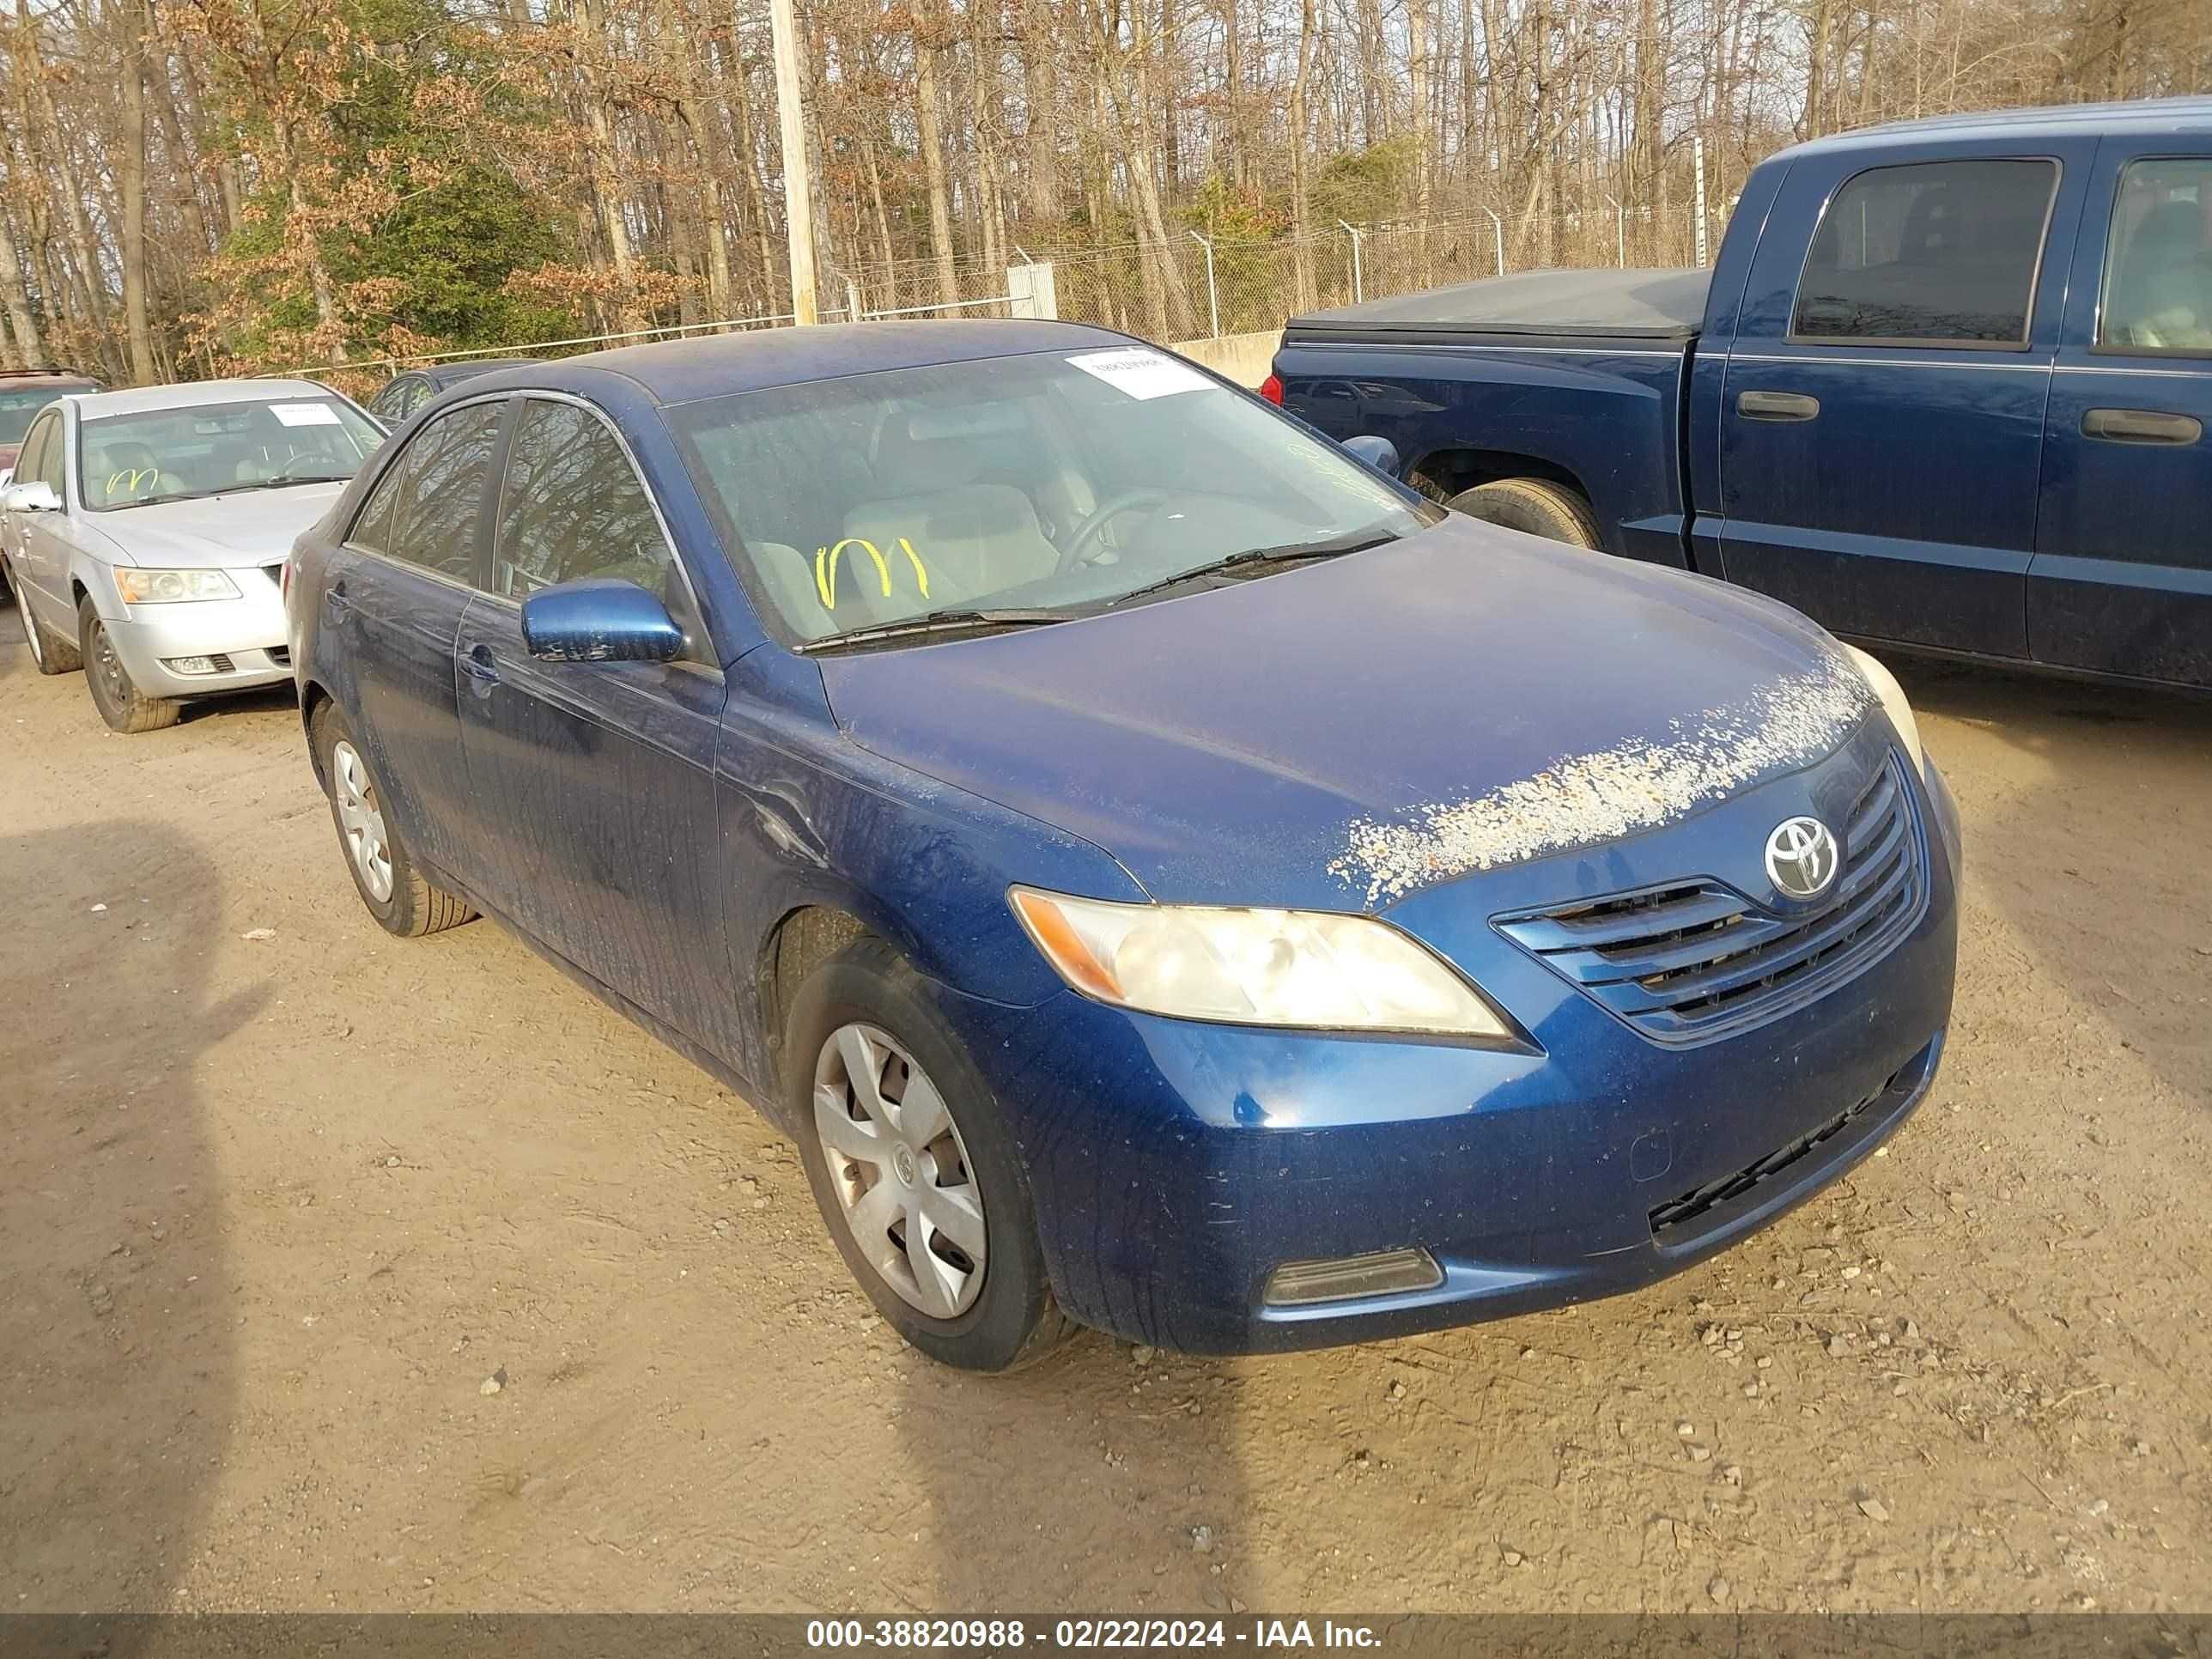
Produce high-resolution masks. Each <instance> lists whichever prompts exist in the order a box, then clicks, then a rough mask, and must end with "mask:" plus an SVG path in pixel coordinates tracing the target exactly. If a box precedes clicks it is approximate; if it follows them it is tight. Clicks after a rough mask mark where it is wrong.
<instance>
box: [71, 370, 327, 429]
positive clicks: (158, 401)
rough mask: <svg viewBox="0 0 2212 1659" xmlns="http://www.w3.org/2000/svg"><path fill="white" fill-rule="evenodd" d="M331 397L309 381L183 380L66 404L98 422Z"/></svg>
mask: <svg viewBox="0 0 2212 1659" xmlns="http://www.w3.org/2000/svg"><path fill="white" fill-rule="evenodd" d="M332 395H333V393H332V392H331V389H330V387H328V386H319V385H318V384H317V383H316V382H314V381H313V380H187V381H185V383H184V384H183V385H181V386H131V387H129V388H127V389H126V390H125V391H121V392H84V393H82V394H81V395H79V396H77V397H76V398H71V399H70V402H72V403H74V404H76V407H77V413H78V414H79V415H81V416H84V417H86V418H87V419H90V420H98V419H100V418H101V417H103V416H109V415H143V414H146V413H149V412H150V411H153V410H162V409H197V408H200V407H202V406H203V405H204V404H237V403H248V402H253V401H260V402H271V401H274V400H275V399H276V398H328V397H331V396H332Z"/></svg>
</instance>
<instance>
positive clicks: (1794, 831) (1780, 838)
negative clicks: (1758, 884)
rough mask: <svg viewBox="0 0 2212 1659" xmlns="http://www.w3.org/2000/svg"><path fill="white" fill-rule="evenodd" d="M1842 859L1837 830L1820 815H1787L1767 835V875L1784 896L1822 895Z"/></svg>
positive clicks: (1815, 896)
mask: <svg viewBox="0 0 2212 1659" xmlns="http://www.w3.org/2000/svg"><path fill="white" fill-rule="evenodd" d="M1842 862H1843V858H1842V856H1841V851H1840V849H1839V848H1838V847H1837V845H1836V837H1835V833H1834V832H1833V831H1832V830H1831V829H1829V828H1828V826H1827V825H1826V824H1825V823H1821V822H1820V819H1818V818H1785V819H1784V820H1783V821H1782V822H1781V823H1778V824H1776V825H1775V826H1774V833H1773V834H1772V835H1771V836H1767V838H1766V877H1767V879H1768V880H1770V881H1771V882H1772V883H1773V884H1774V885H1775V888H1776V890H1778V891H1779V892H1780V893H1782V894H1783V895H1784V896H1785V897H1789V898H1793V899H1814V898H1818V897H1820V895H1821V894H1823V893H1825V892H1826V891H1827V890H1828V887H1829V884H1831V883H1832V882H1833V881H1834V880H1835V878H1836V870H1837V866H1839V865H1840V864H1842Z"/></svg>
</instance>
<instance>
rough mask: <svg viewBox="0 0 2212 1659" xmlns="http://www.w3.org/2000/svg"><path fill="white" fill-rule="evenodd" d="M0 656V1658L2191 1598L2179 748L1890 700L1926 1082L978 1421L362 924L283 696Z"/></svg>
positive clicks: (2198, 1335)
mask: <svg viewBox="0 0 2212 1659" xmlns="http://www.w3.org/2000/svg"><path fill="white" fill-rule="evenodd" d="M0 639H4V640H6V641H7V642H8V643H7V646H6V647H5V649H4V654H0V912H4V914H5V915H6V918H7V921H8V924H9V925H8V926H7V927H5V929H4V930H0V1137H4V1139H0V1609H6V1610H38V1609H56V1610H59V1609H76V1608H98V1609H109V1608H121V1607H132V1608H197V1609H202V1610H210V1609H231V1608H296V1609H315V1608H324V1607H342V1608H356V1609H360V1608H402V1607H405V1608H437V1609H462V1608H494V1607H495V1608H506V1609H535V1608H595V1609H615V1608H636V1609H647V1608H652V1609H684V1610H708V1609H802V1610H823V1611H836V1610H845V1609H866V1610H886V1609H888V1610H893V1611H896V1610H913V1611H923V1610H951V1609H975V1610H984V1609H992V1608H996V1609H999V1610H1007V1609H1010V1608H1011V1609H1014V1610H1033V1611H1063V1610H1067V1609H1071V1608H1074V1609H1089V1610H1095V1611H1111V1612H1119V1613H1136V1612H1140V1611H1192V1610H1197V1609H1200V1608H1212V1609H1216V1610H1219V1611H1222V1612H1231V1611H1235V1610H1237V1609H1240V1608H1243V1607H1251V1608H1253V1609H1255V1610H1269V1611H1279V1612H1290V1611H1295V1612H1300V1613H1312V1612H1319V1611H1325V1610H1341V1611H1365V1612H1376V1611H1383V1610H1388V1609H1395V1608H1419V1609H1437V1610H1446V1609H1467V1608H1484V1609H1514V1610H1552V1609H1559V1610H1566V1609H1582V1608H1603V1609H1612V1610H1667V1609H1675V1608H1685V1607H1689V1608H1708V1609H1710V1608H1712V1607H1716V1606H1719V1607H1727V1608H1732V1609H1736V1608H1790V1609H1819V1608H1835V1609H1846V1608H1848V1609H1876V1608H1901V1607H1917V1608H1925V1609H1933V1608H1974V1609H2004V1610H2012V1609H2028V1608H2063V1607H2086V1606H2089V1605H2092V1604H2093V1605H2095V1606H2097V1607H2104V1608H2112V1609H2123V1608H2124V1609H2134V1610H2169V1609H2176V1608H2196V1609H2203V1608H2206V1607H2212V1591H2208V1588H2207V1587H2208V1586H2212V1564H2208V1560H2207V1557H2208V1553H2212V1480H2208V1479H2207V1476H2208V1474H2209V1473H2212V1332H2208V1326H2207V1322H2206V1319H2205V1309H2206V1306H2207V1301H2208V1299H2207V1297H2206V1277H2207V1272H2208V1268H2212V1228H2208V1227H2207V1225H2206V1221H2207V1217H2208V1206H2207V1174H2206V1171H2207V1169H2208V1163H2209V1162H2212V1160H2208V1158H2207V1151H2208V1147H2207V1132H2208V1128H2209V1127H2212V1002H2208V999H2212V876H2208V874H2207V873H2206V872H2207V869H2208V864H2207V856H2208V851H2212V705H2208V704H2205V703H2202V702H2198V703H2190V702H2176V701H2172V700H2166V699H2160V698H2156V697H2152V696H2137V695H2133V694H2129V693H2122V692H2115V691H2110V690H2096V689H2085V688H2082V687H2078V686H2068V685H2059V684H2042V683H2037V682H2034V681H2030V680H2026V679H2021V678H2012V677H2008V676H2002V675H1997V674H1990V673H1978V672H1966V671H1951V670H1942V671H1934V670H1928V669H1918V670H1910V671H1908V673H1909V679H1908V684H1909V687H1910V689H1911V690H1912V692H1913V694H1914V696H1915V698H1916V700H1917V702H1918V703H1919V704H1920V707H1921V708H1922V709H1923V716H1922V718H1923V724H1924V726H1925V731H1926V736H1927V739H1928V743H1929V747H1930V749H1931V750H1933V752H1934V753H1935V754H1936V757H1938V759H1939V761H1940V763H1942V765H1943V766H1944V767H1945V769H1947V771H1948V774H1949V776H1950V778H1951V780H1952V782H1953V784H1954V787H1955V789H1956V791H1957V793H1958V796H1959V799H1960V804H1961V806H1962V808H1963V811H1964V814H1965V820H1966V832H1967V836H1968V838H1969V851H1968V858H1969V862H1970V866H1971V867H1970V870H1969V873H1968V878H1967V882H1966V915H1965V925H1964V928H1963V940H1962V961H1961V974H1960V987H1959V1004H1958V1014H1957V1021H1956V1024H1955V1025H1954V1030H1953V1036H1952V1044H1951V1049H1950V1054H1949V1056H1948V1060H1946V1062H1945V1066H1944V1070H1943V1074H1942V1079H1941V1080H1940V1082H1939V1083H1938V1085H1937V1086H1936V1091H1935V1093H1934V1096H1933V1097H1932V1098H1931V1099H1930V1101H1929V1103H1928V1104H1927V1105H1926V1106H1925V1107H1924V1108H1923V1109H1922V1111H1921V1112H1920V1113H1919V1114H1918V1115H1917V1117H1916V1118H1915V1119H1914V1121H1912V1122H1911V1124H1909V1125H1908V1126H1907V1127H1906V1128H1905V1130H1904V1131H1903V1133H1901V1134H1900V1135H1899V1137H1898V1138H1897V1139H1896V1140H1895V1141H1894V1143H1893V1146H1891V1148H1890V1149H1889V1151H1888V1152H1887V1156H1884V1157H1882V1158H1878V1159H1875V1160H1873V1161H1870V1162H1869V1163H1868V1164H1865V1165H1864V1166H1863V1167H1862V1169H1861V1170H1860V1171H1859V1172H1858V1173H1857V1174H1856V1175H1854V1176H1852V1177H1851V1178H1850V1180H1849V1181H1847V1182H1844V1183H1842V1184H1841V1185H1840V1186H1838V1188H1834V1189H1833V1190H1832V1191H1831V1192H1830V1193H1829V1194H1826V1195H1824V1196H1823V1197H1822V1198H1821V1199H1820V1200H1817V1201H1815V1202H1814V1203H1813V1204H1811V1205H1810V1206H1807V1207H1806V1208H1804V1209H1802V1210H1800V1211H1799V1212H1796V1214H1794V1215H1792V1216H1790V1217H1789V1218H1787V1219H1785V1220H1784V1221H1783V1222H1782V1223H1780V1224H1778V1225H1776V1226H1774V1227H1773V1228H1771V1229H1770V1230H1769V1231H1766V1232H1765V1233H1764V1234H1762V1235H1760V1236H1759V1237H1756V1238H1754V1239H1753V1240H1752V1241H1751V1242H1749V1243H1747V1244H1746V1245H1744V1246H1743V1247H1741V1248H1740V1249H1736V1250H1735V1251H1734V1252H1733V1253H1732V1254H1729V1255H1725V1256H1723V1257H1722V1258H1720V1259H1718V1260H1717V1261H1712V1262H1711V1263H1708V1264H1706V1265H1705V1266H1703V1267H1699V1268H1697V1269H1695V1270H1693V1271H1692V1272H1690V1273H1686V1274H1684V1275H1682V1276H1680V1278H1677V1279H1674V1280H1672V1281H1670V1282H1668V1283H1666V1284H1664V1285H1660V1286H1657V1287H1656V1288H1654V1289H1652V1290H1650V1291H1645V1292H1644V1293H1642V1294H1639V1295H1637V1296H1634V1297H1626V1298H1624V1299H1620V1300H1617V1301H1613V1302H1609V1303H1606V1304H1601V1305H1598V1306H1595V1307H1589V1308H1584V1309H1580V1310H1573V1311H1569V1312H1563V1313H1559V1314H1553V1315H1547V1316H1538V1317H1531V1318H1524V1319H1517V1320H1514V1321H1511V1322H1505V1323H1500V1324H1494V1325H1489V1326H1484V1327H1478V1328H1474V1329H1470V1330H1466V1331H1461V1332H1456V1333H1451V1334H1444V1335H1439V1336H1432V1337H1426V1338H1422V1339H1419V1340H1408V1341H1402V1342H1395V1343H1387V1344H1383V1345H1379V1346H1372V1347H1367V1348H1361V1349H1353V1350H1348V1351H1342V1352H1328V1353H1321V1354H1314V1355H1307V1356H1300V1357H1294V1358H1276V1359H1268V1360H1232V1361H1215V1360H1194V1359H1185V1358H1177V1357H1175V1356H1172V1355H1168V1354H1159V1355H1153V1354H1150V1353H1147V1352H1142V1351H1133V1350H1131V1349H1130V1348H1128V1347H1127V1346H1121V1345H1120V1344H1117V1343H1114V1342H1111V1341H1109V1340H1106V1339H1104V1338H1103V1337H1098V1336H1095V1335H1094V1336H1088V1337H1085V1338H1084V1339H1082V1340H1079V1341H1078V1342H1077V1343H1076V1344H1074V1345H1073V1346H1072V1348H1071V1349H1070V1350H1069V1351H1067V1352H1065V1353H1064V1354H1062V1355H1060V1357H1058V1358H1055V1359H1054V1361H1052V1362H1051V1363H1049V1364H1047V1365H1045V1366H1044V1367H1042V1368H1041V1369H1039V1370H1036V1371H1034V1372H1032V1373H1030V1374H1026V1375H1024V1376H1019V1377H1018V1378H1015V1379H1012V1380H1011V1381H1004V1382H986V1381H978V1380H973V1379H970V1378H968V1377H964V1376H959V1375H956V1374H954V1373H951V1372H949V1371H945V1370H939V1369H937V1368H935V1367H934V1366H933V1365H932V1364H929V1363H928V1362H927V1361H925V1360H923V1359H921V1358H919V1357H917V1356H915V1355H914V1354H913V1353H911V1352H908V1351H906V1350H905V1349H904V1348H902V1346H900V1345H899V1344H898V1343H897V1342H896V1340H893V1338H892V1337H891V1336H890V1334H889V1332H888V1331H887V1330H886V1329H885V1328H884V1327H883V1326H882V1325H880V1324H879V1323H878V1321H877V1320H876V1318H875V1317H874V1316H873V1314H872V1312H871V1310H869V1309H868V1307H867V1305H866V1303H865V1302H864V1301H863V1299H862V1298H861V1297H860V1295H859V1294H858V1293H857V1292H856V1291H854V1289H853V1288H851V1286H850V1285H849V1284H848V1279H847V1277H846V1274H845V1271H844V1268H843V1267H842V1264H841V1263H840V1261H839V1260H838V1258H837V1256H836V1252H835V1251H834V1250H833V1249H832V1248H831V1247H830V1245H829V1242H828V1239H827V1237H826V1236H825V1234H824V1233H823V1230H822V1227H821V1225H820V1224H819V1222H818V1221H817V1217H816V1214H815V1212H814V1208H813V1206H812V1203H811V1200H810V1198H809V1196H808V1194H807V1189H806V1185H805V1180H804V1178H803V1176H802V1175H801V1173H800V1170H799V1164H798V1163H797V1161H796V1158H795V1157H794V1155H793V1152H791V1151H790V1149H789V1148H788V1147H787V1146H785V1145H784V1144H782V1143H781V1142H780V1141H779V1139H777V1137H776V1136H775V1135H774V1134H773V1133H770V1132H769V1130H768V1129H767V1128H766V1127H764V1126H763V1123H762V1122H761V1121H760V1120H759V1119H758V1118H757V1117H756V1116H755V1115H754V1114H753V1113H752V1111H751V1110H750V1109H749V1108H748V1107H747V1106H746V1105H745V1104H744V1102H742V1101H741V1100H739V1099H738V1098H736V1097H732V1095H730V1094H729V1093H727V1092H726V1091H723V1090H722V1089H720V1088H719V1087H718V1086H717V1085H714V1084H713V1083H711V1082H710V1081H708V1079H706V1078H705V1077H703V1076H702V1074H700V1073H698V1072H696V1071H695V1070H693V1069H692V1068H691V1067H690V1066H689V1065H687V1064H686V1063H685V1062H684V1061H683V1060H679V1059H678V1058H677V1057H676V1056H675V1055H673V1054H671V1053H669V1052H668V1051H666V1050H665V1049H664V1048H661V1047H659V1045H658V1044H657V1043H656V1042H654V1041H653V1039H652V1038H650V1037H648V1036H646V1035H644V1034H643V1033H642V1032H641V1031H639V1030H635V1029H634V1028H633V1027H631V1026H630V1025H629V1024H626V1023H624V1022H623V1020H622V1019H621V1018H618V1017H617V1016H616V1015H614V1014H613V1013H611V1012H607V1011H606V1010H605V1009H604V1008H602V1007H601V1006H599V1005H598V1004H597V1003H595V1002H593V1001H592V1000H590V999H589V998H587V997H586V996H585V995H584V994H582V993H580V991H578V990H576V989H575V988H574V987H572V986H571V985H569V984H568V982H567V981H564V980H562V978H560V977H559V976H558V975H556V974H555V973H554V972H553V971H552V970H551V969H549V968H547V967H546V966H544V964H543V963H540V962H539V961H538V958H536V957H533V956H532V955H531V954H530V953H529V952H528V951H526V950H525V949H524V948H523V947H522V946H521V945H519V944H518V943H517V942H516V941H515V940H514V939H512V938H510V937H508V936H507V935H506V934H505V933H501V931H500V930H499V929H498V928H497V927H494V926H492V925H490V924H489V923H482V924H478V925H476V926H473V927H466V928H463V929H461V930H459V931H458V932H455V933H449V934H447V935H444V936H442V937H440V938H437V939H430V940H425V941H419V942H415V943H402V942H399V941H396V940H393V939H388V938H386V936H385V935H384V934H382V933H380V932H379V931H378V930H377V929H376V928H375V927H374V926H373V925H372V924H371V923H370V921H369V919H368V916H367V915H366V914H365V913H364V912H363V911H362V909H361V908H360V906H359V904H358V902H357V901H356V898H355V896H354V894H353V891H352V890H351V888H350V887H349V884H348V881H347V878H346V875H345V872H344V871H343V868H342V866H341V865H340V863H339V858H338V853H337V846H336V842H335V838H334V836H333V834H332V830H331V824H330V821H329V817H328V815H327V813H326V811H325V807H324V805H323V802H322V799H321V797H320V796H319V794H318V793H317V792H316V790H315V787H314V785H313V781H312V778H311V776H310V774H309V772H308V769H307V761H306V757H305V754H304V751H303V750H302V746H301V738H300V732H299V728H298V725H297V721H296V719H295V715H294V713H293V710H292V708H291V704H290V701H289V696H286V695H276V696H263V697H259V698H257V699H254V700H252V701H248V702H233V703H230V704H227V705H226V704H216V705H209V706H205V707H204V708H202V709H201V710H200V711H199V712H198V713H197V714H195V715H193V716H192V717H191V718H189V719H187V720H186V721H185V723H184V724H183V725H181V726H178V727H177V728H176V729H174V730H173V731H170V732H161V733H159V734H155V735H152V736H148V737H140V738H118V737H113V736H111V735H109V734H108V733H107V732H106V729H105V728H104V727H102V726H101V725H100V721H99V720H98V718H97V717H96V716H95V714H94V712H93V709H92V707H91V705H90V703H89V702H88V699H87V697H86V694H85V690H84V687H83V684H82V679H81V678H77V677H70V678H61V679H52V680H48V679H41V678H38V677H37V676H36V675H35V674H34V673H33V671H32V669H31V666H30V663H29V659H28V656H27V653H26V652H25V651H24V650H23V648H22V645H21V638H20V635H19V632H18V629H17V628H16V623H15V617H13V616H12V615H6V614H0ZM262 929H270V930H273V937H257V935H258V932H259V930H262ZM494 1377H499V1378H501V1379H503V1382H502V1386H501V1388H500V1389H499V1390H498V1391H496V1392H493V1393H487V1392H485V1391H484V1385H485V1384H486V1383H487V1380H488V1379H490V1378H494Z"/></svg>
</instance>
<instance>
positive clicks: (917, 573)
mask: <svg viewBox="0 0 2212 1659" xmlns="http://www.w3.org/2000/svg"><path fill="white" fill-rule="evenodd" d="M899 546H900V547H901V548H902V549H903V550H905V552H906V556H907V559H908V562H910V563H912V565H913V566H914V580H915V586H918V587H920V588H921V597H922V598H923V599H927V598H928V597H929V572H928V571H927V570H926V569H924V568H922V562H921V554H919V553H917V552H915V550H914V544H913V543H912V542H910V541H908V540H907V538H905V537H903V536H902V537H900V538H899ZM884 592H890V589H889V588H885V589H884Z"/></svg>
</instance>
